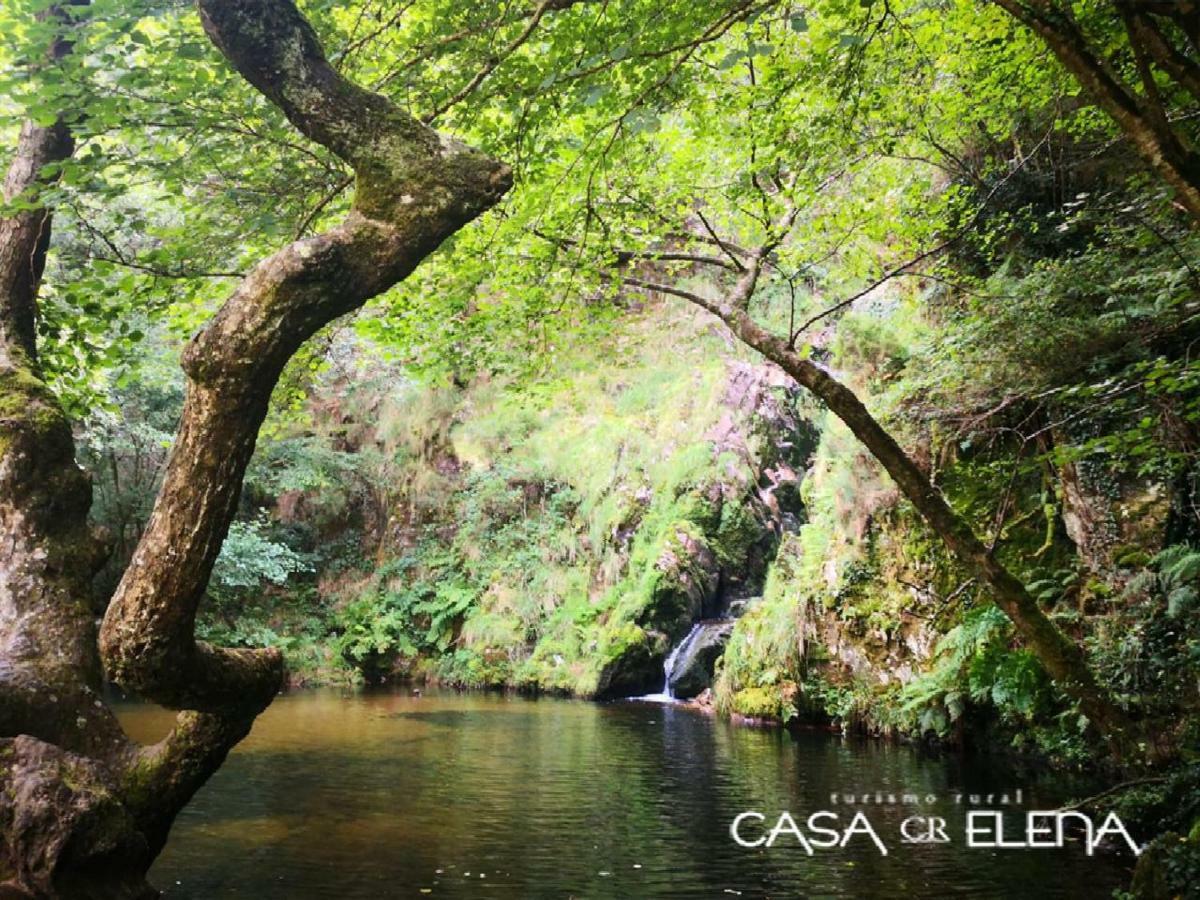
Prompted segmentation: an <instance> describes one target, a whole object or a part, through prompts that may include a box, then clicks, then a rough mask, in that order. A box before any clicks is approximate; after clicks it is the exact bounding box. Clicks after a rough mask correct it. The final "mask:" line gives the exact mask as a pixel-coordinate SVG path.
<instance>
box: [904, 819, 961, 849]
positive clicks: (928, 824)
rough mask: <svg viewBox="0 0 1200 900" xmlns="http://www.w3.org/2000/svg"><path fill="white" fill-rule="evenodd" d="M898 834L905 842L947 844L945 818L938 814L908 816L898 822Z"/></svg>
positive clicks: (947, 836)
mask: <svg viewBox="0 0 1200 900" xmlns="http://www.w3.org/2000/svg"><path fill="white" fill-rule="evenodd" d="M900 836H901V837H902V838H903V839H904V840H903V843H905V844H948V843H949V842H950V837H949V835H947V834H946V820H945V819H943V818H941V817H939V816H929V817H926V816H909V817H908V818H907V819H905V820H904V821H903V822H901V823H900Z"/></svg>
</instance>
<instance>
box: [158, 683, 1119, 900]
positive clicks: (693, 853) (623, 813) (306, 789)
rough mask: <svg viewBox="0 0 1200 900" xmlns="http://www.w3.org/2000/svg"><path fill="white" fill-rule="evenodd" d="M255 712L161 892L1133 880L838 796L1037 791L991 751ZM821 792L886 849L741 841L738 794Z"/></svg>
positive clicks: (821, 802) (335, 706) (531, 714)
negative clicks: (916, 834)
mask: <svg viewBox="0 0 1200 900" xmlns="http://www.w3.org/2000/svg"><path fill="white" fill-rule="evenodd" d="M276 716H278V717H280V718H279V720H278V721H275V720H274V717H276ZM260 724H261V725H263V726H264V729H263V731H262V732H261V733H259V732H256V734H255V735H254V736H252V737H251V739H250V741H249V742H248V744H247V746H246V747H245V749H244V751H239V752H238V753H236V754H234V756H233V757H232V758H231V759H230V761H229V765H228V766H227V767H226V768H225V769H224V770H223V771H222V773H221V774H220V775H219V776H218V777H217V778H216V779H215V780H214V781H213V783H212V784H211V785H210V786H209V787H208V788H207V789H206V790H205V791H204V792H203V794H201V796H200V797H199V798H198V802H197V803H196V804H195V805H194V806H193V807H192V808H190V809H189V810H188V812H187V813H186V814H185V816H184V817H183V818H182V819H181V820H180V822H179V825H178V830H179V832H180V837H182V838H184V839H181V840H177V841H173V842H172V844H171V847H170V848H169V849H168V851H167V854H166V856H165V857H164V859H163V861H162V863H161V864H160V866H159V869H158V874H157V877H158V880H159V881H160V882H161V883H164V884H172V883H173V882H174V881H175V880H180V881H183V882H184V884H183V888H184V892H183V893H182V894H177V893H176V892H173V893H172V894H171V895H168V896H175V895H177V896H182V897H210V896H222V895H224V894H225V893H227V892H229V891H232V890H234V889H235V888H236V889H237V890H238V891H239V892H242V893H244V894H246V895H250V894H253V896H255V897H261V898H262V900H283V898H289V900H290V898H294V897H300V896H303V897H322V896H324V897H338V898H340V900H357V898H368V897H370V898H375V897H379V896H397V897H404V896H413V895H418V892H419V890H420V889H421V888H423V887H425V888H434V887H435V885H434V881H435V880H436V881H437V882H438V883H437V885H436V888H435V894H436V895H449V896H455V897H467V896H469V897H477V896H481V895H483V894H485V893H493V892H494V893H495V894H497V895H500V896H522V897H525V896H555V897H558V896H567V895H571V894H574V895H576V896H586V897H655V896H668V895H669V896H687V897H692V896H696V897H699V896H721V895H723V893H724V891H725V890H727V889H729V890H736V891H741V892H743V893H742V896H744V897H763V896H773V897H781V896H787V897H791V896H847V897H869V896H883V895H886V896H888V897H906V896H908V897H917V896H930V895H931V894H937V895H945V894H948V893H953V894H961V893H962V892H963V891H972V892H974V894H975V895H985V896H986V895H989V893H990V894H993V895H994V894H998V893H1000V892H1002V891H1003V893H1005V894H1006V895H1007V894H1009V893H1011V891H1012V888H1011V886H1013V885H1016V886H1023V890H1025V892H1027V893H1029V895H1030V896H1038V897H1043V896H1053V894H1052V893H1049V892H1048V891H1049V889H1048V888H1046V885H1057V884H1067V885H1073V886H1079V885H1085V884H1086V885H1094V886H1095V887H1096V889H1097V890H1104V889H1106V888H1108V887H1110V886H1112V885H1116V884H1118V883H1119V882H1120V878H1119V876H1117V875H1114V877H1112V878H1109V877H1108V876H1107V875H1105V871H1106V870H1105V868H1104V866H1105V865H1106V863H1105V862H1104V861H1102V860H1088V859H1086V858H1085V857H1084V856H1083V854H1082V853H1081V852H1080V853H1078V854H1073V855H1072V854H1067V855H1062V854H1041V855H1039V854H1033V853H1021V854H1015V853H1014V854H1001V855H1000V856H993V855H992V854H990V853H987V852H981V851H974V852H972V851H966V850H965V849H964V848H963V847H962V845H961V841H960V842H959V843H957V844H955V845H950V846H941V847H926V846H922V847H902V846H900V844H899V838H898V834H899V823H900V821H901V820H902V819H903V818H904V817H905V816H907V815H909V814H911V812H912V811H911V810H909V809H906V808H904V807H884V806H875V805H873V804H868V805H866V806H855V807H850V806H845V807H842V808H838V807H830V803H829V801H830V797H829V795H830V794H831V793H833V792H838V793H842V792H849V791H856V792H859V793H864V792H872V793H873V792H874V791H875V790H879V791H882V792H887V791H893V792H895V793H896V794H900V793H903V792H913V791H916V792H919V793H922V794H925V793H936V794H938V795H939V796H940V797H942V798H944V802H948V803H951V804H952V794H953V793H954V792H955V790H956V788H957V787H958V786H960V785H962V786H963V787H966V788H968V789H970V790H971V791H979V792H983V793H986V792H988V791H989V790H997V791H999V790H1003V789H1007V788H1010V787H1012V786H1013V785H1014V784H1018V783H1019V784H1020V785H1021V786H1023V787H1025V788H1026V793H1027V794H1029V793H1030V791H1031V790H1032V789H1033V783H1032V782H1030V781H1028V780H1020V781H1018V780H1017V779H1016V778H1013V777H1010V776H1008V775H1006V774H1005V773H1003V771H1001V770H1000V769H999V768H998V767H997V766H996V764H995V762H994V761H992V762H989V763H987V764H986V765H984V764H983V763H982V762H973V761H971V760H970V759H953V758H950V759H947V758H940V759H939V758H934V757H926V756H922V755H921V754H920V753H919V752H917V751H915V750H914V749H912V748H908V747H900V746H895V745H889V744H883V743H879V742H871V741H863V740H853V739H847V740H843V739H841V738H837V737H833V736H830V735H826V734H823V733H811V734H800V735H798V736H797V737H792V736H791V735H789V734H788V733H787V732H784V731H781V730H760V729H749V728H742V727H736V726H732V725H730V724H729V723H727V722H724V721H717V720H714V719H710V718H707V717H705V716H703V715H700V714H697V713H695V712H694V711H692V710H689V709H684V708H673V707H664V706H658V705H652V704H633V703H615V704H603V705H602V704H590V703H583V702H579V701H560V700H551V699H542V700H537V701H530V700H524V699H521V698H516V697H511V696H509V697H505V696H499V695H458V694H440V693H437V692H432V693H430V694H427V695H425V696H423V697H420V698H413V697H408V696H403V697H401V696H396V697H395V698H387V697H380V696H378V695H366V696H351V697H345V696H339V697H337V698H336V703H334V701H333V698H330V697H322V695H320V694H315V695H311V696H310V695H306V694H300V695H293V696H291V697H288V698H286V699H285V700H284V701H283V702H281V703H279V704H277V705H276V706H275V707H273V708H272V711H271V713H269V714H268V716H267V717H266V718H264V719H263V720H262V722H260ZM289 733H290V734H291V738H290V743H289V739H288V737H287V735H288V734H289ZM1055 784H1058V782H1055ZM827 808H833V809H838V811H840V812H842V813H843V818H842V821H841V827H844V826H845V825H846V824H848V823H849V820H850V818H851V816H852V815H853V812H854V811H855V810H857V809H863V810H864V811H865V812H866V813H867V815H868V816H869V818H870V820H871V823H872V825H873V826H874V827H875V829H876V831H877V832H878V833H879V835H880V837H881V839H883V840H884V842H885V843H886V844H887V845H888V847H889V849H890V850H891V854H890V855H889V856H888V857H887V858H882V857H880V856H879V853H878V851H877V850H876V849H875V847H874V845H873V844H872V843H871V842H870V840H869V838H867V837H865V836H860V837H856V838H852V839H851V842H850V845H849V846H848V847H846V848H844V849H841V848H839V849H835V850H826V851H817V855H815V856H813V857H811V858H810V857H807V856H806V855H805V854H804V851H803V850H802V849H801V848H800V847H798V846H797V845H796V843H795V841H794V839H789V838H787V837H784V838H781V840H780V842H779V843H778V844H777V845H776V846H775V847H774V848H772V849H770V850H765V849H760V850H745V849H742V848H740V847H738V846H737V845H735V844H734V842H733V841H732V839H731V838H730V837H729V832H728V828H729V823H730V822H731V821H732V820H733V818H734V816H736V815H737V814H738V813H739V812H743V811H745V810H750V809H754V810H758V811H760V812H762V813H763V814H764V815H766V816H767V817H768V820H773V819H774V818H775V817H777V816H778V814H779V813H780V812H781V811H784V810H788V811H791V812H792V814H793V815H794V816H795V818H796V820H797V822H799V823H800V824H801V826H802V827H803V825H804V820H805V819H807V816H808V815H809V814H810V813H811V812H813V811H816V810H818V809H827ZM951 812H952V813H953V808H952V807H951ZM958 815H959V818H961V811H960V812H959V813H958ZM947 818H949V819H950V820H951V823H952V824H951V833H952V834H953V835H955V836H956V837H958V838H960V839H961V834H962V832H961V828H958V830H957V831H956V830H955V829H956V827H957V826H955V825H954V822H955V821H956V820H955V818H954V817H953V815H948V816H947ZM767 827H768V828H769V827H770V821H769V822H768V825H767ZM184 832H186V834H184ZM635 866H640V867H641V868H634V867H635ZM437 869H442V874H441V875H438V874H437V871H436V870H437ZM468 871H469V872H471V873H472V875H471V877H470V879H468V878H467V876H466V875H465V874H464V873H466V872H468ZM481 871H482V872H483V873H484V874H485V876H486V877H485V878H484V879H479V877H478V875H479V873H480V872H481ZM601 871H604V872H608V873H610V874H609V875H607V876H601V875H600V874H599V873H600V872H601ZM482 885H487V886H488V887H489V890H488V891H486V892H485V891H484V890H483V887H482ZM1065 895H1066V894H1065V893H1064V896H1065Z"/></svg>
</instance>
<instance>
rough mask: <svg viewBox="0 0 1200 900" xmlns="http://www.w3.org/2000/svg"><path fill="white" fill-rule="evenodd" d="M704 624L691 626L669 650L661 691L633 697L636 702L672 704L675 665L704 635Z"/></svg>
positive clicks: (698, 623) (673, 699)
mask: <svg viewBox="0 0 1200 900" xmlns="http://www.w3.org/2000/svg"><path fill="white" fill-rule="evenodd" d="M704 628H705V623H703V622H697V623H696V624H695V625H693V626H692V630H691V631H689V632H688V633H687V635H686V636H685V637H684V639H683V640H682V641H680V642H679V643H678V644H676V645H675V646H674V647H672V648H671V652H670V653H669V654H668V655H667V661H666V662H665V663H663V686H662V690H661V691H659V692H658V693H657V694H644V695H643V696H641V697H635V698H634V699H636V700H648V701H651V702H657V703H674V702H675V693H674V692H673V691H672V690H671V675H672V674H674V672H675V663H676V662H678V661H679V659H680V657H682V656H684V655H685V654H686V653H687V651H688V649H689V648H690V647H691V645H692V644H694V643H695V642H696V639H697V638H699V637H700V635H701V634H703V633H704Z"/></svg>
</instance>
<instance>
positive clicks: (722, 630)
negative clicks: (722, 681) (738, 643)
mask: <svg viewBox="0 0 1200 900" xmlns="http://www.w3.org/2000/svg"><path fill="white" fill-rule="evenodd" d="M732 631H733V622H732V621H728V620H725V621H718V622H703V623H701V624H700V625H699V626H698V627H697V628H695V629H694V630H693V631H692V632H691V633H690V634H689V635H688V637H687V638H686V639H685V642H684V643H683V644H682V645H681V646H680V648H679V652H678V654H676V655H675V657H674V658H673V660H672V666H671V669H670V671H669V672H668V673H667V687H668V689H669V690H670V693H671V695H672V696H673V697H675V698H677V699H679V700H689V699H691V698H692V697H695V696H696V695H697V694H699V693H701V692H702V691H704V690H705V689H707V688H708V687H709V686H710V685H711V684H712V679H713V667H714V666H715V665H716V664H717V659H718V658H719V657H720V656H721V654H722V653H723V652H724V651H725V643H726V641H728V640H729V635H730V633H731V632H732Z"/></svg>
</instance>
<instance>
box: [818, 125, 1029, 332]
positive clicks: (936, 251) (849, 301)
mask: <svg viewBox="0 0 1200 900" xmlns="http://www.w3.org/2000/svg"><path fill="white" fill-rule="evenodd" d="M1049 139H1050V132H1047V133H1046V135H1045V136H1044V137H1042V139H1041V140H1040V141H1038V143H1037V145H1036V146H1035V147H1034V148H1033V150H1032V151H1031V152H1029V153H1028V154H1026V155H1025V156H1024V158H1022V159H1021V161H1020V162H1019V163H1017V165H1015V166H1014V167H1013V168H1012V170H1011V171H1010V172H1009V173H1008V174H1007V175H1005V176H1004V177H1003V178H1002V179H1000V181H999V182H997V183H996V185H995V186H994V187H993V188H992V189H991V191H989V192H988V195H987V196H986V197H984V198H983V202H982V203H980V204H979V208H978V209H977V210H975V214H974V215H973V216H971V218H970V220H969V221H968V222H967V224H966V225H964V226H963V227H962V228H960V229H959V230H958V231H956V232H955V233H954V234H953V235H951V236H950V237H949V238H947V239H946V240H944V241H942V242H941V243H940V244H938V245H937V246H936V247H931V248H930V249H928V250H926V251H924V252H923V253H918V254H917V255H916V256H914V257H913V258H912V259H910V260H908V261H907V262H905V263H902V264H901V265H899V266H896V267H895V268H894V269H891V270H890V271H888V272H885V273H884V274H883V275H881V276H880V277H879V278H877V279H875V280H874V281H872V282H871V283H870V284H868V285H867V286H866V287H865V288H863V289H862V290H860V291H858V292H857V293H855V294H854V295H853V296H850V297H847V298H846V299H845V300H842V301H839V302H838V303H835V304H833V306H830V307H827V308H825V309H823V310H822V311H821V312H819V313H817V314H816V315H814V316H812V317H811V318H809V319H808V320H807V321H805V322H803V323H802V324H801V325H800V327H799V328H798V329H796V333H797V334H800V333H802V332H804V331H807V330H808V329H809V328H810V327H812V326H813V325H815V324H816V323H817V322H819V321H821V319H824V318H826V317H827V316H831V315H833V314H834V313H836V312H840V311H841V310H843V309H845V308H846V307H848V306H852V305H853V304H854V303H856V302H857V301H859V300H861V299H862V298H863V297H865V296H867V294H869V293H871V291H873V290H875V289H876V288H878V287H880V286H881V285H884V284H886V283H887V282H889V281H891V280H892V279H893V278H897V277H899V276H901V275H906V274H908V272H909V270H910V269H912V268H914V267H915V266H918V265H920V264H921V263H923V262H924V261H925V260H927V259H930V258H931V257H934V256H938V255H940V254H941V253H943V252H944V251H946V250H948V249H950V248H951V247H953V246H954V245H955V244H957V243H958V242H959V241H961V240H962V239H963V238H964V237H966V236H967V235H968V234H969V233H970V232H971V231H973V230H974V229H975V227H976V226H977V225H978V224H979V222H980V221H981V220H982V219H983V214H984V211H985V210H986V209H987V207H988V204H989V203H990V202H991V201H992V199H993V198H994V197H995V196H996V194H998V193H999V192H1000V190H1001V189H1002V188H1003V187H1004V186H1005V185H1007V184H1008V182H1009V181H1011V180H1012V179H1013V177H1015V176H1016V174H1017V173H1018V172H1020V171H1021V170H1022V169H1023V168H1024V167H1025V164H1026V163H1027V162H1028V161H1029V160H1030V159H1032V158H1033V156H1034V155H1035V154H1036V153H1037V151H1038V150H1039V149H1040V148H1041V147H1042V146H1043V145H1044V144H1045V143H1046V142H1047V141H1048V140H1049Z"/></svg>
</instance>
